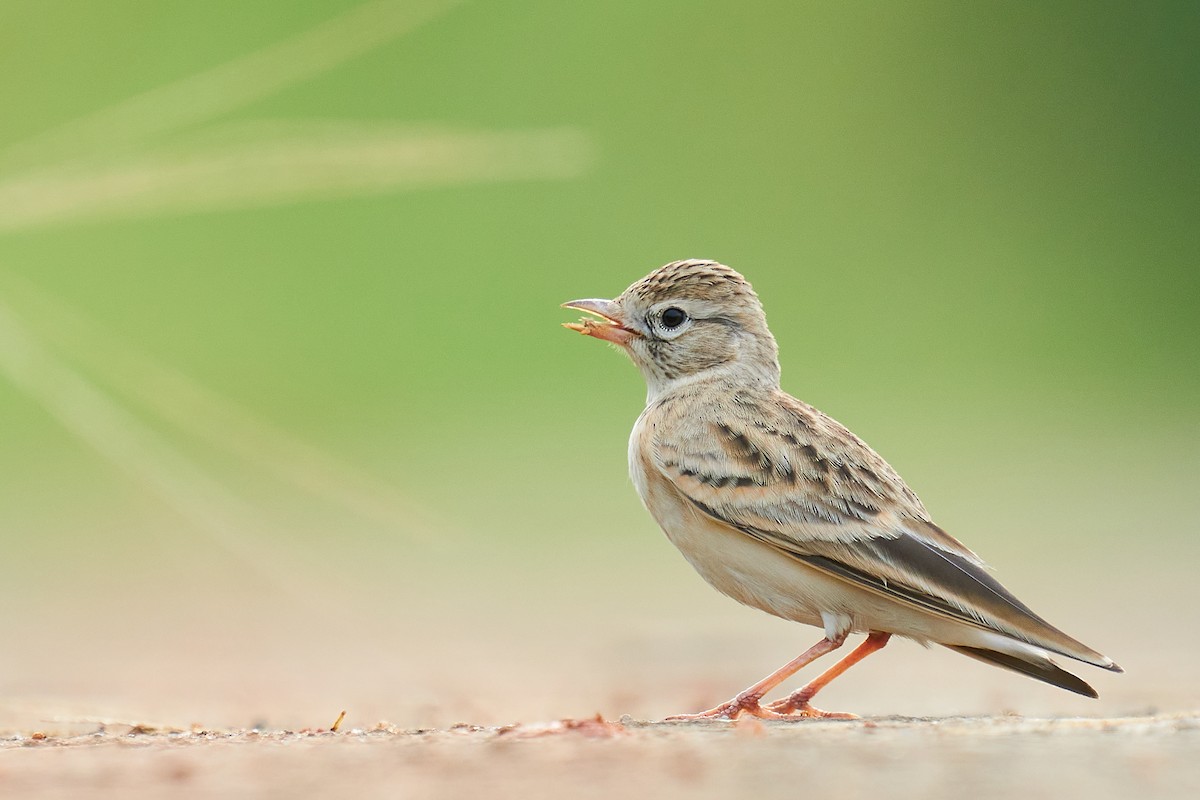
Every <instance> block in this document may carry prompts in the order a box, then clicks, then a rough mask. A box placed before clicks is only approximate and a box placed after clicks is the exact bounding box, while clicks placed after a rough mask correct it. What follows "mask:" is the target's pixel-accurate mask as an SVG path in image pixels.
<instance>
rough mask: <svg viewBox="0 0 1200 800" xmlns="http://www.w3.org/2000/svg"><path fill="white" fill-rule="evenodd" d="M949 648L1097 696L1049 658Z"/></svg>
mask: <svg viewBox="0 0 1200 800" xmlns="http://www.w3.org/2000/svg"><path fill="white" fill-rule="evenodd" d="M945 646H946V647H948V648H950V649H951V650H957V651H958V652H960V653H962V654H963V655H964V656H970V657H971V658H975V659H978V660H979V661H983V662H984V663H987V664H993V665H995V666H997V667H1004V668H1005V669H1011V670H1012V671H1013V672H1019V673H1021V674H1022V675H1028V676H1029V677H1031V678H1037V679H1038V680H1039V681H1045V682H1046V683H1049V684H1051V685H1053V686H1057V687H1059V688H1060V689H1066V690H1067V691H1068V692H1075V694H1081V695H1083V696H1084V697H1099V696H1100V695H1098V694H1096V690H1095V689H1093V688H1092V687H1091V686H1089V685H1088V684H1087V683H1086V682H1084V680H1083V679H1082V678H1078V677H1076V676H1074V675H1072V674H1071V673H1069V672H1067V671H1066V670H1065V669H1062V668H1061V667H1059V666H1058V665H1057V664H1055V663H1054V662H1052V661H1051V660H1050V659H1049V658H1047V659H1045V660H1044V661H1039V662H1037V663H1034V662H1030V661H1026V660H1024V659H1021V658H1017V657H1016V656H1013V655H1009V654H1008V653H1000V652H997V651H995V650H985V649H984V648H982V647H966V646H964V645H951V644H948V645H945Z"/></svg>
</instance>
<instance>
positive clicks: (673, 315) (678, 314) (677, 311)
mask: <svg viewBox="0 0 1200 800" xmlns="http://www.w3.org/2000/svg"><path fill="white" fill-rule="evenodd" d="M685 322H687V313H686V312H684V310H683V309H682V308H676V307H675V306H671V307H670V308H668V309H667V310H666V311H664V312H663V313H662V324H663V327H664V328H678V327H679V326H680V325H682V324H683V323H685Z"/></svg>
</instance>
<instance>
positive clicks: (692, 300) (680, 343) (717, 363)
mask: <svg viewBox="0 0 1200 800" xmlns="http://www.w3.org/2000/svg"><path fill="white" fill-rule="evenodd" d="M563 307H564V308H574V309H578V310H580V311H585V312H587V313H589V314H592V315H594V316H595V317H596V319H583V320H581V321H580V322H577V323H575V322H571V323H566V325H565V327H567V328H570V329H571V330H574V331H578V332H580V333H582V334H584V335H585V336H594V337H595V338H597V339H603V340H605V341H608V342H612V343H614V344H616V345H619V346H620V347H621V348H622V349H624V350H625V351H626V352H627V353H628V354H629V357H630V358H631V359H633V363H634V364H636V365H637V367H638V369H640V370H641V372H642V375H643V376H644V377H645V379H646V384H647V386H648V387H649V390H650V394H651V396H652V397H653V396H655V395H658V394H661V393H662V392H664V391H666V390H667V389H669V388H670V387H671V386H672V385H674V384H676V383H677V382H679V381H683V380H687V379H690V378H693V377H696V376H700V375H704V374H707V373H714V374H715V372H716V371H723V372H730V373H735V374H736V375H737V377H738V378H739V379H741V380H745V381H756V382H757V381H767V382H770V383H772V384H773V385H777V384H778V382H779V360H778V349H777V348H776V345H775V337H773V336H772V335H771V332H770V330H768V329H767V318H766V315H765V314H763V309H762V303H760V302H759V299H758V295H756V294H755V293H754V289H753V288H751V286H750V284H749V282H748V281H747V280H746V279H745V278H743V277H742V276H741V275H740V274H738V273H737V272H736V271H734V270H732V269H730V268H729V267H727V266H725V265H724V264H718V263H717V262H715V261H699V260H689V261H674V262H672V263H670V264H667V265H666V266H663V267H659V268H658V269H656V270H655V271H654V272H651V273H650V274H649V275H647V276H646V277H644V278H642V279H641V280H640V281H638V282H637V283H635V284H633V285H632V286H630V287H629V288H628V289H626V290H625V291H624V292H622V293H621V295H620V297H618V298H616V299H615V300H596V299H590V300H572V301H570V302H569V303H563Z"/></svg>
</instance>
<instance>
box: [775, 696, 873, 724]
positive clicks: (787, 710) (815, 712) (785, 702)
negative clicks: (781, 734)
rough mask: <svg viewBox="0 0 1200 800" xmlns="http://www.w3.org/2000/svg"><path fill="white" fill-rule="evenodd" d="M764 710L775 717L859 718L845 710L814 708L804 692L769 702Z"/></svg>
mask: <svg viewBox="0 0 1200 800" xmlns="http://www.w3.org/2000/svg"><path fill="white" fill-rule="evenodd" d="M764 710H765V711H768V712H770V713H771V714H773V715H774V718H775V719H858V715H857V714H849V713H847V712H845V711H822V710H821V709H819V708H813V707H812V704H811V703H809V702H808V698H807V697H804V696H803V692H796V694H794V695H792V696H790V697H785V698H784V699H782V700H776V701H775V702H774V703H769V704H767V707H766V708H765V709H764Z"/></svg>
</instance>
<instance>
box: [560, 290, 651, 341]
mask: <svg viewBox="0 0 1200 800" xmlns="http://www.w3.org/2000/svg"><path fill="white" fill-rule="evenodd" d="M562 307H563V308H576V309H579V310H580V311H583V312H586V313H588V314H591V315H592V316H594V317H597V319H588V318H586V317H585V318H584V319H581V320H579V322H564V323H563V327H564V328H570V329H571V330H573V331H579V332H580V333H582V334H583V335H584V336H595V337H596V338H597V339H603V340H604V341H606V342H612V343H613V344H619V345H625V344H628V342H629V340H630V339H632V338H634V337H635V336H639V335H640V334H639V333H638V332H637V331H634V330H630V329H629V328H627V327H625V324H624V320H623V318H622V316H621V307H620V306H618V305H617V304H616V303H614V302H613V301H612V300H572V301H571V302H569V303H563V304H562Z"/></svg>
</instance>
